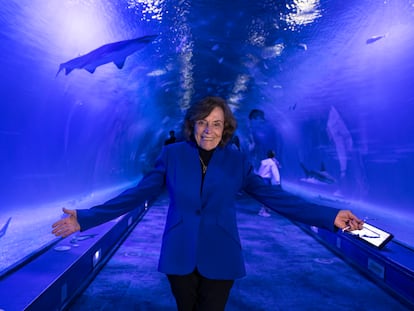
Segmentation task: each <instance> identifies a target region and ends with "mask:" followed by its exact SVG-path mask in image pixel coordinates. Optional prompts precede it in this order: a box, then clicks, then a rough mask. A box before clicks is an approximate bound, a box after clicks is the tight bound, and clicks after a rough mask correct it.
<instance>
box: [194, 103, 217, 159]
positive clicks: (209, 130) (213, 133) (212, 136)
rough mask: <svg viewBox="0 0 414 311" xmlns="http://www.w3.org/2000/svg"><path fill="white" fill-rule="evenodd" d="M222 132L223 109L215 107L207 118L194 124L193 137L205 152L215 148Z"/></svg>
mask: <svg viewBox="0 0 414 311" xmlns="http://www.w3.org/2000/svg"><path fill="white" fill-rule="evenodd" d="M223 130H224V112H223V109H221V108H220V107H215V108H214V109H213V110H212V111H211V112H210V114H209V115H208V116H207V117H205V118H204V119H202V120H197V121H196V122H195V126H194V137H195V140H196V142H197V145H198V146H199V147H200V148H202V149H204V150H207V151H209V150H212V149H214V148H216V147H217V145H218V144H219V143H220V141H221V138H222V136H223Z"/></svg>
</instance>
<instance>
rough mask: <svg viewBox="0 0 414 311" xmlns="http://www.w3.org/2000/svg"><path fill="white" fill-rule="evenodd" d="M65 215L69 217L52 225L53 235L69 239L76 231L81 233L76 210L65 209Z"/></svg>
mask: <svg viewBox="0 0 414 311" xmlns="http://www.w3.org/2000/svg"><path fill="white" fill-rule="evenodd" d="M62 210H63V213H65V214H66V215H68V216H69V217H65V218H63V219H61V220H59V221H57V222H55V223H54V224H53V225H52V228H53V230H52V233H53V234H54V235H56V236H61V237H63V238H64V237H67V236H68V235H71V234H72V233H74V232H76V231H80V229H81V228H80V225H79V222H78V218H77V217H76V210H73V209H66V208H63V209H62Z"/></svg>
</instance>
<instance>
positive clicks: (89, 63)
mask: <svg viewBox="0 0 414 311" xmlns="http://www.w3.org/2000/svg"><path fill="white" fill-rule="evenodd" d="M157 37H158V35H148V36H143V37H139V38H135V39H130V40H123V41H118V42H113V43H108V44H105V45H102V46H101V47H99V48H97V49H95V50H93V51H91V52H89V53H87V54H85V55H82V56H79V57H76V58H73V59H71V60H69V61H67V62H65V63H62V64H60V65H59V70H58V72H57V73H56V77H57V76H58V75H59V73H60V72H61V71H62V70H64V71H65V75H68V74H69V73H71V72H72V70H74V69H85V70H86V71H88V72H90V73H94V72H95V70H96V68H97V67H99V66H101V65H105V64H108V63H110V62H113V63H114V64H115V65H116V66H117V67H118V68H119V69H122V68H123V67H124V64H125V60H126V58H127V57H128V56H129V55H131V54H133V53H135V52H137V51H138V50H141V49H142V48H144V47H145V46H146V45H147V44H149V43H151V42H153V41H154V40H155V38H157Z"/></svg>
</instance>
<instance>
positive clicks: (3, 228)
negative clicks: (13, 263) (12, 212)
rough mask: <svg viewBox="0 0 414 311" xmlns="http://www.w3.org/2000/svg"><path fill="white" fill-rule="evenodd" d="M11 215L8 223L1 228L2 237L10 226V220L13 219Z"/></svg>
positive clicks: (0, 235) (0, 234)
mask: <svg viewBox="0 0 414 311" xmlns="http://www.w3.org/2000/svg"><path fill="white" fill-rule="evenodd" d="M11 219H12V218H11V217H9V219H8V220H7V221H6V224H5V225H4V226H3V227H2V228H1V229H0V238H1V237H2V236H3V235H5V234H6V231H7V228H8V227H9V224H10V221H11Z"/></svg>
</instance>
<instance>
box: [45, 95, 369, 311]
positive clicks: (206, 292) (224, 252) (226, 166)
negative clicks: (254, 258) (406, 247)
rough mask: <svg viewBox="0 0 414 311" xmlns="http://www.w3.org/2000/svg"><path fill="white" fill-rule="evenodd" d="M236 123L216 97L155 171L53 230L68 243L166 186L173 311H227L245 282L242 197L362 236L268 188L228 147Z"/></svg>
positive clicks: (339, 213) (166, 263)
mask: <svg viewBox="0 0 414 311" xmlns="http://www.w3.org/2000/svg"><path fill="white" fill-rule="evenodd" d="M236 125H237V124H236V120H235V119H234V116H233V114H232V112H231V110H230V108H229V107H228V105H227V104H226V102H225V101H224V100H223V99H221V98H219V97H207V98H205V99H203V100H201V101H200V102H198V103H196V104H194V105H193V106H191V108H189V110H188V111H187V113H186V116H185V120H184V136H185V138H186V141H184V142H180V143H176V144H171V145H167V146H165V147H164V148H163V150H162V152H161V155H160V157H159V158H158V159H157V161H156V163H155V166H154V169H153V170H152V171H151V172H150V173H148V174H147V175H146V176H144V178H143V179H142V180H141V181H140V182H139V183H138V185H137V186H136V187H134V188H131V189H128V190H126V191H125V192H123V193H121V194H120V195H119V196H117V197H115V198H114V199H111V200H109V201H108V202H106V203H104V204H102V205H98V206H95V207H92V208H90V209H85V210H68V209H63V211H64V212H65V213H66V214H68V215H69V217H67V218H65V219H61V220H59V221H57V222H56V223H55V224H53V228H54V229H53V233H54V234H55V235H57V236H63V237H65V236H68V235H70V234H72V233H74V232H76V231H78V230H81V231H84V230H87V229H88V228H91V227H94V226H97V225H99V224H101V223H104V222H106V221H108V220H110V219H113V218H116V217H118V216H120V215H122V214H124V213H127V212H129V211H131V210H132V209H134V208H135V207H136V206H138V205H140V204H142V203H144V202H145V200H147V199H149V198H153V197H154V196H157V195H158V194H159V193H160V192H161V191H162V189H163V188H164V186H167V188H168V192H169V197H170V203H169V209H168V215H167V221H166V225H165V229H164V235H163V239H162V247H161V253H160V259H159V266H158V269H159V271H160V272H163V273H165V274H166V275H167V277H168V280H169V282H170V285H171V290H172V293H173V295H174V297H175V299H176V303H177V308H178V310H180V311H181V310H186V311H190V310H208V311H211V310H214V311H217V310H224V308H225V305H226V302H227V298H228V296H229V293H230V289H231V287H232V286H233V282H234V280H235V279H238V278H241V277H243V276H244V275H245V267H244V261H243V256H242V247H241V244H240V238H239V233H238V228H237V223H236V206H235V201H236V198H237V194H238V193H239V192H240V191H241V190H243V191H245V192H246V193H248V194H249V195H251V196H252V197H254V198H255V199H257V200H258V201H260V202H261V203H262V204H264V205H266V206H267V207H269V208H271V209H272V210H274V211H276V212H278V213H280V214H282V215H284V216H285V217H288V218H289V219H292V220H295V221H299V222H303V223H306V224H309V225H314V226H318V227H323V228H327V229H331V230H335V227H336V228H347V229H349V230H354V229H361V227H362V221H361V220H360V219H358V218H357V217H355V216H354V215H353V214H352V213H351V212H350V211H345V210H337V209H334V208H329V207H321V206H317V205H313V204H310V203H308V202H306V201H304V200H302V199H300V198H298V197H295V196H292V195H290V194H288V193H286V192H284V191H283V190H282V189H281V188H280V187H275V186H272V185H268V184H266V183H265V182H264V181H263V180H262V178H261V177H259V176H258V175H256V174H254V172H253V168H252V166H251V164H250V163H249V162H248V160H247V158H246V156H245V154H243V153H242V152H240V151H238V150H234V148H231V147H230V146H228V142H229V141H230V140H231V137H232V135H233V133H234V131H235V129H236Z"/></svg>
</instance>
